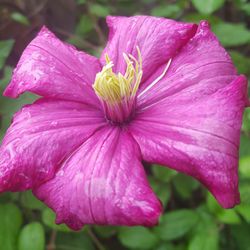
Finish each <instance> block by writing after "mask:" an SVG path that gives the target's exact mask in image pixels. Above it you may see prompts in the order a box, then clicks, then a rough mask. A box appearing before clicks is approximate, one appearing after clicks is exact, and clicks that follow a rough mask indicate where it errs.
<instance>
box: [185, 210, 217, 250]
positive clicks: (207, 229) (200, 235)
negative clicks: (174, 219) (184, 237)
mask: <svg viewBox="0 0 250 250" xmlns="http://www.w3.org/2000/svg"><path fill="white" fill-rule="evenodd" d="M197 213H198V214H199V215H200V220H199V223H198V224H197V227H196V228H195V230H194V232H193V236H192V237H191V240H190V241H189V244H188V250H201V249H202V250H218V249H219V229H218V227H217V225H216V223H215V221H214V220H213V218H212V217H211V216H210V215H209V214H208V213H207V212H206V211H203V210H202V209H201V210H199V209H198V210H197Z"/></svg>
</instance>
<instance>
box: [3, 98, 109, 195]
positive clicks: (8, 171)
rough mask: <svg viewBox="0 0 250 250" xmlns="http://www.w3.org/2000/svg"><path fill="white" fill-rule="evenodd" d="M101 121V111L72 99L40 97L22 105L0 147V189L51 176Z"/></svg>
mask: <svg viewBox="0 0 250 250" xmlns="http://www.w3.org/2000/svg"><path fill="white" fill-rule="evenodd" d="M104 123H105V121H104V118H103V115H102V113H101V112H99V111H97V110H96V109H93V108H91V107H89V106H87V105H85V104H81V103H76V102H71V101H62V100H49V99H41V100H39V101H37V102H36V103H34V104H32V105H28V106H25V107H23V108H22V109H21V111H19V112H18V113H17V114H16V115H15V117H14V121H13V123H12V125H11V126H10V128H9V129H8V131H7V133H6V135H5V137H4V140H3V143H2V145H1V147H0V192H2V191H21V190H26V189H29V188H33V187H35V186H36V185H39V184H41V183H42V182H44V181H45V180H48V179H50V178H52V177H53V176H54V173H55V171H56V170H57V169H58V168H59V167H60V164H61V162H62V161H63V160H64V158H65V157H68V156H69V155H70V154H71V153H72V152H73V151H74V150H75V149H76V148H77V147H79V146H80V145H81V144H82V143H83V142H84V141H85V140H86V139H87V138H88V137H89V136H90V135H91V134H92V133H93V132H94V131H95V130H97V129H98V128H99V127H101V126H103V124H104Z"/></svg>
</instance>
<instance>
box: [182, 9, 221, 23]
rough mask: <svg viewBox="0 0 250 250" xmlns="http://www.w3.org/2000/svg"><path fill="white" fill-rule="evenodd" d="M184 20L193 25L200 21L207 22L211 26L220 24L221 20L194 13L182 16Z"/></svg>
mask: <svg viewBox="0 0 250 250" xmlns="http://www.w3.org/2000/svg"><path fill="white" fill-rule="evenodd" d="M184 20H185V21H187V22H193V23H200V21H201V20H207V21H208V22H209V23H210V24H211V26H213V25H215V24H218V23H220V22H222V21H221V19H220V18H219V17H217V16H213V15H205V14H200V13H196V12H191V13H189V14H188V15H186V16H184Z"/></svg>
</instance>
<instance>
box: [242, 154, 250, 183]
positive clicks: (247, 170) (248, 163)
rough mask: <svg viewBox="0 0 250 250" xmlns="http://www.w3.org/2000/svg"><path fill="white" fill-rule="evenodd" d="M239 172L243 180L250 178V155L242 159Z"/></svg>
mask: <svg viewBox="0 0 250 250" xmlns="http://www.w3.org/2000/svg"><path fill="white" fill-rule="evenodd" d="M239 172H240V175H241V176H242V177H243V178H250V155H249V156H246V157H241V158H240V162H239Z"/></svg>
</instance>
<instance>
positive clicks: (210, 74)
mask: <svg viewBox="0 0 250 250" xmlns="http://www.w3.org/2000/svg"><path fill="white" fill-rule="evenodd" d="M164 67H165V65H164V66H162V67H160V68H159V69H158V71H157V72H155V74H153V75H152V76H151V77H150V78H149V79H148V80H147V82H146V83H145V84H144V86H148V85H150V83H151V82H154V80H155V79H156V78H157V76H158V75H159V74H160V72H163V70H164ZM236 77H237V72H236V69H235V67H234V65H233V63H232V60H231V59H230V56H229V55H228V54H227V52H226V51H225V49H224V48H223V47H221V45H220V44H219V41H218V39H217V38H216V37H215V35H214V34H213V33H212V32H211V31H210V28H209V25H208V23H207V22H206V21H202V22H201V23H200V25H199V28H198V30H197V33H196V34H195V36H194V37H193V38H192V39H191V40H190V41H189V43H188V44H187V45H186V46H184V47H183V48H182V49H181V51H180V53H178V54H177V55H176V56H175V57H173V59H172V62H171V64H170V67H169V69H168V71H167V73H166V74H165V76H164V77H163V78H162V79H161V80H160V81H159V82H158V83H156V84H155V85H153V87H152V88H151V89H150V90H148V91H146V92H145V88H144V86H142V88H141V89H140V93H139V94H138V98H137V102H138V108H139V109H145V108H147V107H148V106H151V105H155V104H156V103H158V102H160V101H161V100H163V99H164V98H173V99H175V98H176V95H179V93H180V92H182V93H183V95H182V99H181V100H177V99H176V102H179V101H183V102H185V100H186V99H188V100H189V99H197V98H198V99H199V98H201V97H203V96H204V95H205V96H206V95H210V94H211V93H213V92H215V91H217V90H218V89H219V88H222V87H224V86H225V85H227V84H229V83H230V82H231V81H232V80H234V79H235V78H236ZM143 92H144V93H143Z"/></svg>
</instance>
